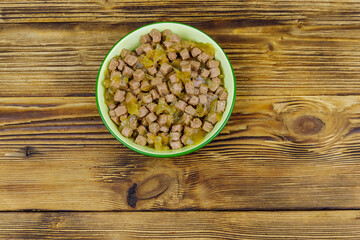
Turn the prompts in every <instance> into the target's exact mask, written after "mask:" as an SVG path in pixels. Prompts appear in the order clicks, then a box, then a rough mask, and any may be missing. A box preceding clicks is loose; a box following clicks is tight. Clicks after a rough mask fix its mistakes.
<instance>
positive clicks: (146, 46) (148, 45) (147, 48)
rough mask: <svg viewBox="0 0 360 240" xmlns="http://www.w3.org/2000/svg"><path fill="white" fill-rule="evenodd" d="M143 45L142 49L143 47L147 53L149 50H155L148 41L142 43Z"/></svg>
mask: <svg viewBox="0 0 360 240" xmlns="http://www.w3.org/2000/svg"><path fill="white" fill-rule="evenodd" d="M141 46H142V49H143V51H144V52H145V53H148V52H150V51H152V50H154V48H153V47H152V46H151V45H150V44H148V43H146V44H142V45H141Z"/></svg>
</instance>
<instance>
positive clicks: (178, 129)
mask: <svg viewBox="0 0 360 240" xmlns="http://www.w3.org/2000/svg"><path fill="white" fill-rule="evenodd" d="M182 130H183V125H181V124H175V125H172V128H171V132H179V133H181V131H182Z"/></svg>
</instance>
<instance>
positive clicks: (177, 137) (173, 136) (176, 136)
mask: <svg viewBox="0 0 360 240" xmlns="http://www.w3.org/2000/svg"><path fill="white" fill-rule="evenodd" d="M180 135H181V134H180V133H179V132H171V133H170V141H178V140H180Z"/></svg>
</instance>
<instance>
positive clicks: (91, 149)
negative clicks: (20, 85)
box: [0, 96, 360, 210]
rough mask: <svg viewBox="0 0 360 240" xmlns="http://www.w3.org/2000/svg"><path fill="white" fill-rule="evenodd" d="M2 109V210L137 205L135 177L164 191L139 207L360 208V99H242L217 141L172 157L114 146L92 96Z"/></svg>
mask: <svg viewBox="0 0 360 240" xmlns="http://www.w3.org/2000/svg"><path fill="white" fill-rule="evenodd" d="M0 106H1V107H0V111H1V112H0V125H1V128H0V134H1V138H0V143H1V147H0V161H1V165H0V199H1V200H0V210H21V209H42V210H59V209H61V210H124V209H125V210H126V209H132V208H131V207H130V206H129V204H128V202H127V197H128V191H129V188H130V187H132V186H133V184H134V183H136V184H138V188H137V189H138V191H140V192H141V193H142V197H143V198H145V197H144V196H147V194H149V192H150V193H151V194H153V195H157V194H161V195H160V196H159V197H154V198H150V199H148V200H144V199H143V200H139V201H138V202H137V205H136V209H189V208H191V209H192V208H194V209H322V208H336V209H339V208H340V209H347V208H360V204H359V203H360V201H359V200H360V187H359V186H360V176H359V174H360V168H359V164H358V160H359V154H358V152H359V150H360V148H359V147H360V145H359V139H360V135H359V124H360V121H359V114H360V97H359V96H343V97H336V96H321V97H281V98H280V97H252V98H248V97H237V101H236V104H235V108H234V113H233V115H232V117H231V118H230V121H229V123H228V125H227V126H226V127H225V129H224V130H223V132H222V133H221V134H220V135H219V136H218V137H217V138H216V139H215V140H214V141H213V142H212V143H210V144H208V145H207V146H206V147H204V148H203V149H201V150H199V151H197V152H196V153H193V154H190V155H187V156H182V157H178V158H171V159H156V158H150V157H146V156H142V155H139V154H137V153H135V152H133V151H131V150H129V149H127V148H126V147H124V146H123V145H121V144H120V143H118V142H117V141H116V140H115V139H114V138H113V137H112V136H111V135H110V134H109V133H108V132H107V130H106V128H105V127H104V126H103V124H102V123H101V120H100V119H99V117H98V116H97V114H98V113H97V110H96V107H95V103H94V99H93V98H92V97H87V98H85V97H82V98H81V97H72V98H35V97H34V98H1V99H0ZM69 144H71V145H69ZM215 169H216V171H215ZM159 174H160V175H159ZM154 176H155V177H154ZM149 178H153V181H148V182H147V184H144V181H145V180H146V179H149ZM154 181H155V182H154ZM157 182H159V183H157ZM152 184H155V187H154V186H153V185H152ZM162 191H165V192H162ZM299 193H301V194H300V195H299ZM314 199H316V201H314ZM130 205H131V204H130Z"/></svg>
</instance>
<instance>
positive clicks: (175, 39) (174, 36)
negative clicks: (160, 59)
mask: <svg viewBox="0 0 360 240" xmlns="http://www.w3.org/2000/svg"><path fill="white" fill-rule="evenodd" d="M170 42H173V43H180V42H181V38H180V37H179V36H178V35H177V34H172V35H171V36H170Z"/></svg>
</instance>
